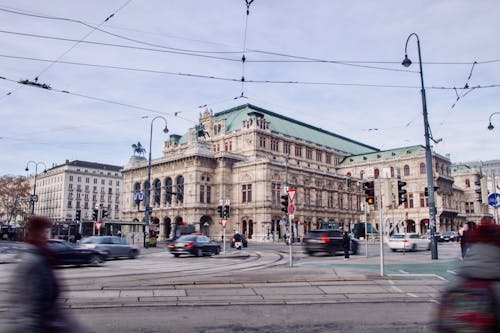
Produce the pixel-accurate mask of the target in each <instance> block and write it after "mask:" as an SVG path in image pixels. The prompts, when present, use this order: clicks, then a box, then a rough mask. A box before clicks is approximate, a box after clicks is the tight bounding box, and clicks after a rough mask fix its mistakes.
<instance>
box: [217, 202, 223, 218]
mask: <svg viewBox="0 0 500 333" xmlns="http://www.w3.org/2000/svg"><path fill="white" fill-rule="evenodd" d="M217 213H219V217H221V218H222V217H224V215H222V206H221V205H219V206H217Z"/></svg>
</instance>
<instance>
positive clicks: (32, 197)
mask: <svg viewBox="0 0 500 333" xmlns="http://www.w3.org/2000/svg"><path fill="white" fill-rule="evenodd" d="M30 163H33V164H34V165H35V179H34V183H33V194H32V195H31V197H30V202H31V215H35V203H36V202H37V201H38V197H37V196H36V177H37V176H38V165H40V164H43V166H44V170H43V172H44V173H45V172H47V166H46V165H45V163H43V162H35V161H28V162H27V163H26V169H24V170H25V171H29V170H30V169H29V165H30Z"/></svg>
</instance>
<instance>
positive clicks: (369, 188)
mask: <svg viewBox="0 0 500 333" xmlns="http://www.w3.org/2000/svg"><path fill="white" fill-rule="evenodd" d="M363 190H364V191H365V195H366V199H365V200H366V203H368V204H369V205H374V204H375V183H374V182H373V180H372V181H369V182H364V183H363Z"/></svg>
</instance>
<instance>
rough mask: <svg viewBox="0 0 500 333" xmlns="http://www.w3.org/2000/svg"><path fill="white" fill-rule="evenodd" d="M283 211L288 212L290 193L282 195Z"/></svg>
mask: <svg viewBox="0 0 500 333" xmlns="http://www.w3.org/2000/svg"><path fill="white" fill-rule="evenodd" d="M281 206H282V207H281V211H282V212H284V213H285V214H286V213H288V194H283V195H282V196H281Z"/></svg>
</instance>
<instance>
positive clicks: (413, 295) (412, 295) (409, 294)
mask: <svg viewBox="0 0 500 333" xmlns="http://www.w3.org/2000/svg"><path fill="white" fill-rule="evenodd" d="M406 295H408V296H411V297H415V298H417V297H418V296H417V295H415V294H412V293H406Z"/></svg>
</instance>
